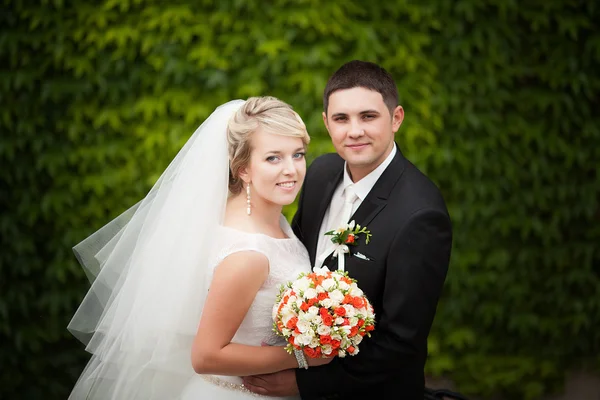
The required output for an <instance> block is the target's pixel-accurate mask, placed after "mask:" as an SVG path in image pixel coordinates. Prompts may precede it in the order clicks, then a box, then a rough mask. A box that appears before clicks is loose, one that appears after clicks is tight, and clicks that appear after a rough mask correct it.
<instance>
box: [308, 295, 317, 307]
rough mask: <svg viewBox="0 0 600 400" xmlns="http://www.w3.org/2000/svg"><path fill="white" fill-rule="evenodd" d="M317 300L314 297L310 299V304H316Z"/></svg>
mask: <svg viewBox="0 0 600 400" xmlns="http://www.w3.org/2000/svg"><path fill="white" fill-rule="evenodd" d="M316 302H317V299H316V298H314V297H313V298H312V299H308V305H309V306H310V307H312V306H314V305H315V303H316Z"/></svg>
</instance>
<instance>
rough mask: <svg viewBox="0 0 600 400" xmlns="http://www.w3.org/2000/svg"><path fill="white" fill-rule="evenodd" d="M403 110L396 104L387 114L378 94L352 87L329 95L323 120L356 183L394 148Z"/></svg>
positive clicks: (387, 110)
mask: <svg viewBox="0 0 600 400" xmlns="http://www.w3.org/2000/svg"><path fill="white" fill-rule="evenodd" d="M403 118H404V110H403V109H402V107H400V106H398V107H396V109H395V110H394V112H393V115H390V111H389V109H388V108H387V106H386V105H385V103H384V101H383V97H382V96H381V93H379V92H376V91H373V90H369V89H365V88H363V87H356V88H352V89H344V90H338V91H335V92H333V93H332V94H331V95H330V96H329V106H328V108H327V113H323V121H324V122H325V126H326V127H327V130H328V131H329V136H331V141H332V142H333V146H334V147H335V149H336V151H337V152H338V154H339V155H340V156H341V157H342V158H343V159H344V160H346V162H347V163H348V168H349V172H350V174H351V175H352V180H353V181H354V182H357V181H358V180H360V179H362V178H364V177H365V176H366V175H368V174H369V173H370V172H371V171H373V170H374V169H375V168H377V167H378V166H379V164H381V163H382V162H383V161H384V160H385V159H386V157H387V156H388V155H389V154H390V152H391V151H392V149H393V147H394V134H395V133H396V132H397V131H398V128H400V125H401V124H402V120H403Z"/></svg>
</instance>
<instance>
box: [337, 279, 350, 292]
mask: <svg viewBox="0 0 600 400" xmlns="http://www.w3.org/2000/svg"><path fill="white" fill-rule="evenodd" d="M338 287H339V288H340V289H341V290H349V289H350V285H348V284H347V283H346V282H344V281H339V283H338Z"/></svg>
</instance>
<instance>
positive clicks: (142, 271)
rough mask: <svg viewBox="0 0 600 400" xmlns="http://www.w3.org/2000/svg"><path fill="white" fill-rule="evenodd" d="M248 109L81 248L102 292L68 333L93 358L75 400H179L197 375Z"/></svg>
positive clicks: (214, 118) (226, 107) (209, 133)
mask: <svg viewBox="0 0 600 400" xmlns="http://www.w3.org/2000/svg"><path fill="white" fill-rule="evenodd" d="M242 104H244V101H242V100H234V101H231V102H228V103H226V104H223V105H221V106H220V107H218V108H217V109H216V110H215V111H214V112H213V113H212V114H211V115H210V116H209V117H208V119H207V120H206V121H205V122H204V123H203V124H202V125H201V126H200V127H199V128H198V129H197V130H196V131H195V132H194V134H193V135H192V136H191V138H190V139H189V140H188V142H187V143H186V144H185V146H184V147H183V149H182V150H181V151H180V152H179V153H178V154H177V156H176V157H175V159H174V160H173V161H172V162H171V164H170V165H169V166H168V168H167V169H166V170H165V171H164V172H163V174H162V175H161V177H160V178H159V180H158V181H157V183H156V184H155V185H154V186H153V187H152V189H151V190H150V192H149V193H148V195H147V196H146V197H145V198H144V199H143V200H141V201H140V202H139V203H138V204H136V205H135V206H133V207H132V208H130V209H129V210H127V211H125V212H124V213H123V214H121V215H120V216H118V217H117V218H115V219H114V220H113V221H111V222H110V223H108V224H107V225H105V226H104V227H103V228H101V229H100V230H98V231H97V232H96V233H94V234H92V235H91V236H90V237H88V238H87V239H85V240H84V241H82V242H81V243H79V244H78V245H77V246H75V247H74V249H73V250H74V252H75V254H76V256H77V258H78V260H79V262H80V263H81V265H82V266H83V268H84V270H85V271H86V274H87V275H88V278H89V279H90V281H91V282H92V285H91V288H90V290H89V292H88V293H87V295H86V296H85V298H84V299H83V302H82V303H81V305H80V307H79V309H78V310H77V312H76V313H75V315H74V317H73V319H72V320H71V322H70V323H69V326H68V329H69V331H70V332H71V333H72V334H73V335H74V336H75V337H77V338H78V339H79V340H81V341H82V342H83V343H84V344H86V350H87V351H89V352H90V353H92V357H91V359H90V361H89V363H88V365H87V366H86V368H85V370H84V371H83V373H82V375H81V376H80V378H79V380H78V381H77V384H76V385H75V388H74V389H73V392H72V393H71V396H70V397H69V398H70V399H128V400H133V399H140V400H141V399H144V400H149V399H160V400H164V399H172V398H177V397H178V393H179V392H180V391H181V390H182V388H183V386H184V385H185V383H186V382H187V380H189V378H190V377H192V376H193V374H194V370H193V369H192V366H191V354H190V349H191V345H192V341H193V339H194V336H195V334H196V330H197V327H198V322H199V320H200V315H201V312H202V308H203V305H204V300H205V297H206V294H207V291H208V285H209V283H210V282H208V278H207V272H208V271H207V270H208V266H207V262H208V255H209V254H210V251H211V244H212V241H211V235H212V234H213V232H214V230H215V227H216V226H217V225H219V224H220V223H221V222H222V220H223V217H224V212H225V205H226V201H227V196H228V182H229V157H228V151H227V134H226V130H227V124H228V122H229V119H230V118H231V117H232V116H233V114H234V113H235V112H236V111H237V110H238V109H239V108H240V107H241V106H242Z"/></svg>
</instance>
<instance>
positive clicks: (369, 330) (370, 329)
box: [365, 325, 375, 332]
mask: <svg viewBox="0 0 600 400" xmlns="http://www.w3.org/2000/svg"><path fill="white" fill-rule="evenodd" d="M374 329H375V325H367V326H366V327H365V330H366V331H367V332H371V331H372V330H374Z"/></svg>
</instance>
